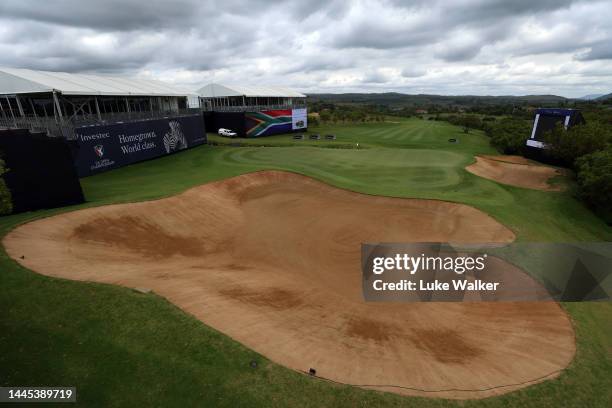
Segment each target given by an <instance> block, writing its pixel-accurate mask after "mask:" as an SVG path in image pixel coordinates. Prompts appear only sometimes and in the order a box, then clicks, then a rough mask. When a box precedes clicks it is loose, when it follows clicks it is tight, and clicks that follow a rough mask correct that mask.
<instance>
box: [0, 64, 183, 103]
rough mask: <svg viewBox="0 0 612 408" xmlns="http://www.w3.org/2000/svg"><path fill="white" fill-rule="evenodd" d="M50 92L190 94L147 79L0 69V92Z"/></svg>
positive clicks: (139, 94) (150, 94) (80, 93)
mask: <svg viewBox="0 0 612 408" xmlns="http://www.w3.org/2000/svg"><path fill="white" fill-rule="evenodd" d="M53 91H57V92H60V93H62V94H64V95H115V96H117V95H136V96H188V95H193V92H189V91H187V90H184V89H181V88H179V87H176V86H174V85H170V84H166V83H164V82H161V81H153V80H149V79H134V78H128V77H116V76H103V75H89V74H70V73H67V72H48V71H34V70H31V69H21V68H0V95H3V94H11V95H12V94H28V93H46V92H53Z"/></svg>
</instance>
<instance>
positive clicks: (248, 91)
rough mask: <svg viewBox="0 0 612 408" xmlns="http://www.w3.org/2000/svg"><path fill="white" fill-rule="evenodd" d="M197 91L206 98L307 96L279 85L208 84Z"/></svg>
mask: <svg viewBox="0 0 612 408" xmlns="http://www.w3.org/2000/svg"><path fill="white" fill-rule="evenodd" d="M197 93H198V94H199V95H200V96H202V97H204V98H215V97H223V96H249V97H255V96H258V97H264V96H270V97H275V98H305V97H306V95H304V94H301V93H299V92H296V91H293V90H291V89H288V88H281V87H278V86H242V85H220V84H208V85H206V86H204V87H202V88H200V89H199V90H198V91H197Z"/></svg>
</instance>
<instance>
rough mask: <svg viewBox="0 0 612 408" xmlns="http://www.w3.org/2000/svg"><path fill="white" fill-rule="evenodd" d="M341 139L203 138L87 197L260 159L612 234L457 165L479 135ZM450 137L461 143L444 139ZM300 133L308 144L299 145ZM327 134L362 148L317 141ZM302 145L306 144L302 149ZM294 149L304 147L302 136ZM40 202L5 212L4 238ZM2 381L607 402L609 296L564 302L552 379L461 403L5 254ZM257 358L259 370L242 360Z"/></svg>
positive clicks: (331, 401) (208, 391)
mask: <svg viewBox="0 0 612 408" xmlns="http://www.w3.org/2000/svg"><path fill="white" fill-rule="evenodd" d="M316 131H317V133H321V134H325V133H334V134H336V135H337V137H338V140H337V141H336V142H328V141H317V142H310V141H297V142H294V141H293V140H291V136H288V135H283V136H275V137H271V138H265V139H256V140H247V141H245V143H250V144H254V145H262V144H273V143H274V144H282V145H283V146H286V147H273V148H272V147H265V148H264V147H256V146H254V147H240V148H232V147H210V146H202V147H199V148H196V149H192V150H190V151H187V152H182V153H180V154H176V155H173V156H169V157H165V158H162V159H158V160H155V161H150V162H146V163H141V164H137V165H134V166H129V167H126V168H123V169H120V170H116V171H112V172H109V173H105V174H102V175H99V176H95V177H90V178H87V179H83V180H82V182H83V186H84V189H85V193H86V196H87V198H88V200H89V202H88V203H87V204H85V205H83V206H77V207H74V208H81V207H84V206H92V205H101V204H106V203H114V202H125V201H139V200H148V199H154V198H159V197H163V196H168V195H173V194H176V193H178V192H180V191H184V190H185V189H187V188H189V187H192V186H195V185H198V184H201V183H204V182H208V181H211V180H218V179H223V178H226V177H231V176H234V175H238V174H241V173H244V172H249V171H255V170H260V169H285V170H290V171H296V172H300V173H304V174H306V175H309V176H312V177H315V178H317V179H320V180H323V181H325V182H328V183H330V184H333V185H336V186H339V187H343V188H349V189H352V190H356V191H361V192H364V193H369V194H384V195H390V196H399V197H428V198H437V199H446V200H452V201H458V202H463V203H467V204H470V205H474V206H476V207H478V208H480V209H482V210H484V211H486V212H488V213H489V214H491V215H492V216H494V217H495V218H497V219H498V220H500V221H501V222H503V223H505V224H506V225H508V226H510V227H511V228H512V229H514V231H515V232H516V233H517V235H518V238H519V239H520V240H542V241H573V240H588V241H595V240H610V238H611V237H612V232H611V231H610V228H609V227H607V226H606V225H605V224H604V223H603V222H602V221H601V220H600V219H598V218H597V217H595V216H594V215H592V214H591V213H590V212H589V211H588V210H587V209H586V208H584V207H583V206H582V205H581V204H580V203H579V202H577V201H576V200H574V199H573V198H572V197H571V196H570V194H569V193H551V192H539V191H531V190H525V189H520V188H513V187H509V186H503V185H500V184H497V183H494V182H492V181H489V180H485V179H482V178H479V177H477V176H474V175H472V174H470V173H468V172H466V171H464V170H463V167H464V166H465V165H466V164H468V163H470V162H471V161H472V160H473V156H474V155H475V154H492V153H494V152H493V151H492V149H491V148H489V146H488V143H487V140H486V138H485V137H484V136H483V135H482V134H480V133H477V132H476V133H473V134H469V135H465V134H463V133H462V132H461V130H460V129H458V128H455V127H452V126H450V125H448V124H445V123H440V122H434V121H419V120H406V121H401V123H399V124H396V123H382V124H381V123H379V124H366V125H355V126H338V127H335V128H319V129H316ZM451 137H457V138H459V143H458V144H450V143H448V139H449V138H451ZM304 142H307V143H304ZM324 143H328V144H329V143H338V144H345V145H347V144H348V145H350V144H353V143H359V144H360V149H356V150H348V149H322V148H319V147H321V146H320V145H323V144H324ZM300 144H304V145H302V146H301V147H298V146H299V145H300ZM296 145H298V146H296ZM68 210H71V209H60V210H48V211H40V212H35V213H27V214H20V215H15V216H9V217H2V218H0V234H2V235H4V234H5V233H6V232H8V231H9V230H10V229H12V228H13V227H14V226H15V225H18V224H19V223H22V222H25V221H27V220H30V219H35V218H38V217H42V216H46V215H51V214H54V213H58V212H62V211H68ZM0 287H1V290H0V312H1V313H0V385H73V386H76V387H77V388H78V399H79V405H86V406H228V407H236V406H249V407H251V406H253V407H258V406H261V407H270V406H312V407H321V406H359V407H361V406H363V407H378V406H394V407H395V406H397V407H400V406H401V407H410V406H415V407H416V406H418V407H422V406H432V407H438V406H440V407H442V406H444V407H446V406H467V407H472V406H478V407H481V406H482V407H505V406H534V407H536V406H537V407H540V406H544V407H559V406H563V407H587V406H588V407H596V406H601V407H607V406H610V402H611V398H612V396H611V390H612V383H611V380H610V378H612V362H611V358H610V351H611V349H612V340H611V339H612V325H611V324H610V322H611V321H612V305H611V304H610V303H579V304H578V303H577V304H565V305H564V306H565V308H566V310H567V311H568V312H569V313H570V315H571V316H572V319H573V320H574V323H575V327H576V333H577V345H578V353H577V356H576V359H575V361H574V362H573V363H572V365H571V366H570V367H569V368H568V369H567V370H566V371H565V372H564V373H563V374H562V375H561V376H560V377H559V378H558V379H555V380H552V381H547V382H544V383H542V384H538V385H535V386H531V387H528V388H526V389H523V390H520V391H517V392H513V393H510V394H507V395H504V396H501V397H494V398H488V399H485V400H476V401H463V402H455V401H448V400H440V399H423V398H407V397H400V396H397V395H393V394H386V393H379V392H373V391H366V390H361V389H357V388H353V387H347V386H339V385H334V384H330V383H327V382H325V381H321V380H317V379H313V378H310V377H306V376H304V375H302V374H299V373H295V372H293V371H290V370H288V369H285V368H283V367H280V366H278V365H276V364H274V363H272V362H269V361H267V360H266V359H265V358H263V357H262V356H259V355H257V354H256V353H254V352H253V351H250V350H248V349H246V348H245V347H242V346H241V345H240V344H238V343H236V342H235V341H233V340H231V339H229V338H228V337H226V336H224V335H222V334H220V333H218V332H216V331H215V330H214V329H212V328H210V327H208V326H206V325H204V324H202V323H201V322H199V321H197V320H196V319H194V318H193V317H191V316H189V315H187V314H185V313H183V312H182V311H181V310H179V309H177V308H176V307H174V306H173V305H172V304H170V303H168V302H167V301H165V300H164V299H162V298H159V297H158V296H156V295H153V294H149V295H143V294H139V293H136V292H133V291H131V290H129V289H125V288H119V287H114V286H110V285H101V284H93V283H82V282H72V281H65V280H60V279H53V278H48V277H44V276H41V275H37V274H35V273H33V272H30V271H28V270H26V269H24V268H22V267H20V266H19V265H18V264H17V263H15V262H14V261H12V260H11V259H9V258H8V257H7V255H6V253H5V252H4V251H3V250H2V252H1V253H0ZM251 360H256V361H258V362H259V365H258V367H257V368H255V369H253V368H251V367H250V366H249V362H250V361H251Z"/></svg>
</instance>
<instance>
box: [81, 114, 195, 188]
mask: <svg viewBox="0 0 612 408" xmlns="http://www.w3.org/2000/svg"><path fill="white" fill-rule="evenodd" d="M75 135H76V136H77V140H78V144H79V149H78V152H77V153H76V158H75V165H76V168H77V172H78V173H79V176H80V177H85V176H90V175H93V174H97V173H101V172H103V171H106V170H111V169H116V168H118V167H123V166H127V165H128V164H132V163H136V162H139V161H143V160H148V159H153V158H155V157H158V156H164V155H166V154H170V153H174V152H177V151H180V150H184V149H187V148H190V147H193V146H197V145H201V144H204V143H206V133H205V131H204V121H203V119H202V115H192V116H181V117H174V118H165V119H153V120H143V121H139V122H129V123H114V124H112V125H95V126H83V127H79V128H76V129H75Z"/></svg>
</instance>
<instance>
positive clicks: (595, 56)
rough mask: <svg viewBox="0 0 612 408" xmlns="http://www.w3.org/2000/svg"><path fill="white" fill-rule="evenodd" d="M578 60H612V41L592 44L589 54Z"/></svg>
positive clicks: (586, 53) (579, 57)
mask: <svg viewBox="0 0 612 408" xmlns="http://www.w3.org/2000/svg"><path fill="white" fill-rule="evenodd" d="M578 59H580V60H582V61H589V60H610V59H612V39H608V40H606V41H598V42H596V43H594V44H592V45H591V46H590V49H589V50H588V51H587V52H585V53H582V54H580V55H579V56H578Z"/></svg>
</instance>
